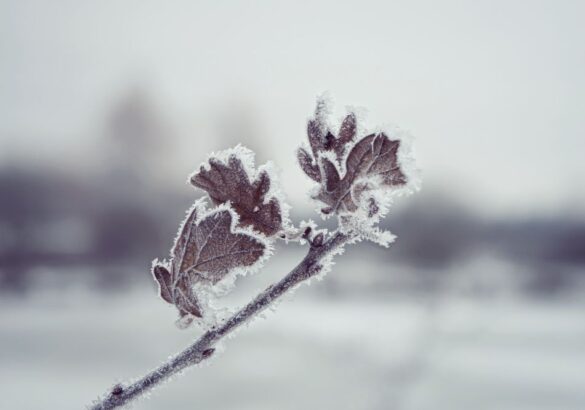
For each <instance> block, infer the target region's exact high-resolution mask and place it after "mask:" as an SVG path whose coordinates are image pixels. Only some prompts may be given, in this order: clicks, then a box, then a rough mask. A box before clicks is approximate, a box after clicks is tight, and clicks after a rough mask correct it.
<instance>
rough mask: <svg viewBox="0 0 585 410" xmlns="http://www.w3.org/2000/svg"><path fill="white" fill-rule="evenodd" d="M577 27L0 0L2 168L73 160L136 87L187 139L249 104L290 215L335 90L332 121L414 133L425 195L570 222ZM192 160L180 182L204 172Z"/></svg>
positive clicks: (441, 15)
mask: <svg viewBox="0 0 585 410" xmlns="http://www.w3.org/2000/svg"><path fill="white" fill-rule="evenodd" d="M584 13H585V2H582V1H575V2H572V1H546V2H542V1H410V0H409V1H375V2H373V1H359V2H357V1H356V2H348V1H329V2H323V1H308V2H301V1H290V2H286V3H284V2H277V1H257V2H255V1H239V2H236V1H207V2H197V1H184V2H180V1H173V2H169V1H159V2H154V1H145V0H136V1H120V0H111V1H106V0H101V1H92V2H90V1H80V0H72V1H63V0H53V1H23V0H15V1H8V2H7V1H1V0H0V150H2V151H3V153H1V152H0V161H6V160H8V158H7V156H9V155H13V152H14V149H20V150H23V149H27V150H29V151H30V152H33V153H35V155H36V154H37V153H42V155H43V156H47V157H51V156H53V157H56V158H58V157H59V156H63V155H69V154H75V153H77V152H83V150H84V149H87V147H88V146H90V145H91V144H92V141H91V140H92V138H93V137H94V136H95V135H94V134H95V130H96V129H98V127H99V121H100V118H101V116H103V115H104V111H105V110H106V109H107V107H109V106H110V105H111V104H112V101H113V100H115V98H116V95H118V94H120V93H122V92H123V91H124V90H125V89H127V88H129V87H132V86H134V85H136V84H140V85H142V86H145V87H146V88H147V89H148V90H149V91H150V93H151V94H152V95H154V96H155V97H156V100H157V104H158V105H159V106H160V107H161V110H162V112H164V113H165V115H166V116H167V117H168V119H169V121H171V122H172V123H173V124H175V126H176V127H177V128H178V129H179V130H180V131H181V132H182V133H183V135H187V134H189V135H192V138H193V139H194V140H201V141H202V140H205V138H206V134H205V133H206V130H207V129H208V126H207V125H206V122H205V120H206V118H207V117H208V115H211V114H212V112H215V111H217V110H218V108H221V107H222V104H227V105H229V104H231V103H234V102H236V103H237V104H240V105H241V104H244V105H249V106H250V107H251V108H250V109H251V111H253V112H254V113H255V121H256V122H257V125H258V129H259V131H258V132H259V138H262V139H263V141H264V143H263V144H264V147H265V150H266V151H267V155H271V156H273V157H274V159H275V162H277V163H278V164H279V166H280V168H282V169H283V173H282V179H283V180H284V183H285V184H286V185H287V188H286V190H287V192H288V193H289V196H291V197H292V200H293V202H298V201H300V199H302V191H303V190H304V188H305V187H306V185H305V184H303V183H299V181H304V180H301V179H300V178H302V177H301V172H300V171H299V170H298V169H297V168H296V166H295V165H294V158H293V151H294V148H295V147H296V146H297V145H298V143H299V141H300V138H303V137H304V135H303V131H304V126H305V125H304V122H305V120H306V118H307V116H308V115H309V114H310V112H311V110H312V106H313V101H314V97H315V95H316V94H318V93H320V92H321V91H323V90H329V91H331V93H332V94H333V95H334V97H335V100H336V102H337V103H338V104H339V107H338V108H339V109H340V111H339V114H341V113H342V110H343V108H344V106H345V105H357V106H365V107H367V108H368V109H369V112H370V113H369V118H370V119H371V120H372V121H373V123H372V125H374V126H375V125H376V123H377V122H392V123H396V124H398V125H400V126H401V127H403V128H405V129H407V130H409V131H410V132H411V133H412V134H414V136H415V137H416V146H417V152H418V155H419V158H420V164H421V167H422V168H423V173H424V178H425V182H426V183H427V186H431V187H439V189H444V190H445V191H446V192H447V191H451V190H452V191H454V192H455V193H456V194H458V195H460V197H462V198H464V200H465V201H467V202H469V203H470V204H472V205H474V206H478V209H480V210H483V211H485V212H488V213H492V212H494V213H503V214H520V215H523V214H526V215H529V214H531V213H533V212H557V211H563V212H564V211H567V212H580V210H582V209H583V208H585V192H584V191H585V189H584V187H585V182H584V176H585V160H584V151H585V150H584V149H585V142H584V137H585V115H584V114H585V81H584V76H583V72H585V41H584V40H585V24H583V16H584V15H585V14H584ZM242 142H244V143H245V142H246V141H242ZM183 143H184V145H185V150H184V151H183V152H186V151H187V150H188V148H187V147H188V145H189V144H188V143H189V141H184V142H183ZM189 155H190V156H189V157H186V156H185V155H184V156H183V157H177V163H178V164H179V165H178V166H177V167H176V168H177V169H179V170H183V168H193V167H194V166H195V165H196V164H197V163H199V162H200V161H202V160H203V159H204V158H205V153H199V152H193V153H189ZM189 160H191V161H192V162H193V165H190V163H189V165H186V164H187V161H189ZM183 164H185V165H183ZM179 177H180V179H181V181H182V180H183V178H184V177H185V175H183V174H181V175H180V176H179ZM305 182H306V181H305ZM307 184H308V183H307Z"/></svg>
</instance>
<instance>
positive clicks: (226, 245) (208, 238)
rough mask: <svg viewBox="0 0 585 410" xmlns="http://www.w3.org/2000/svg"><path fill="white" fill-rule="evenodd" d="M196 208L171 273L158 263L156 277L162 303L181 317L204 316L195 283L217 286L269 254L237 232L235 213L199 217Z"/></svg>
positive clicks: (174, 251) (181, 235) (224, 211)
mask: <svg viewBox="0 0 585 410" xmlns="http://www.w3.org/2000/svg"><path fill="white" fill-rule="evenodd" d="M198 214H199V209H198V208H197V207H194V208H193V210H192V211H191V213H190V214H189V215H188V217H187V218H186V219H185V221H184V222H183V225H182V227H181V229H180V231H179V235H178V237H177V239H176V241H175V246H174V247H173V249H172V260H171V264H170V267H171V269H170V271H169V270H168V269H167V268H166V267H165V266H164V265H163V264H160V263H158V264H155V265H154V267H153V276H154V278H155V279H156V281H157V282H158V284H159V294H160V296H161V298H162V299H163V300H165V301H166V302H168V303H171V304H173V305H175V306H176V307H177V309H178V310H179V313H180V315H181V316H185V315H187V314H191V315H194V316H197V317H202V314H203V312H202V308H201V304H200V303H199V300H198V298H197V295H196V294H194V292H193V286H194V284H195V283H197V282H200V281H204V282H208V283H210V284H212V285H213V284H216V283H217V282H219V281H220V280H221V279H223V278H224V277H225V276H226V275H227V274H228V273H229V272H231V271H233V270H234V269H237V268H245V267H249V266H251V265H253V264H254V263H256V262H257V261H258V260H259V259H260V258H261V257H262V256H263V255H264V254H265V252H266V244H265V243H264V242H262V241H261V240H260V239H259V238H257V237H255V236H253V235H251V234H248V233H246V232H243V231H240V230H238V229H235V230H234V227H233V219H234V217H235V216H234V215H233V211H232V210H230V209H220V210H217V211H213V212H211V213H209V214H208V215H206V216H204V217H200V218H198Z"/></svg>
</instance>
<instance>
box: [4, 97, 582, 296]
mask: <svg viewBox="0 0 585 410" xmlns="http://www.w3.org/2000/svg"><path fill="white" fill-rule="evenodd" d="M225 127H226V129H225V138H224V139H223V140H222V141H221V144H218V145H219V146H222V145H223V146H228V145H233V143H234V142H236V140H235V139H234V132H233V129H237V133H238V135H240V136H242V135H243V136H244V137H246V136H248V135H251V134H253V130H251V129H246V120H245V118H243V119H241V120H240V121H238V122H237V123H232V124H230V123H229V122H226V124H225ZM166 133H167V130H166V129H165V127H164V125H162V123H161V121H159V119H158V117H157V113H156V112H155V111H153V109H152V107H151V106H150V105H149V104H148V100H147V98H146V97H145V96H144V95H143V94H141V93H140V92H132V93H130V95H128V96H126V97H125V98H124V99H123V100H122V101H121V102H120V103H119V104H118V105H116V107H115V108H114V109H113V111H112V113H111V115H110V116H109V118H108V119H107V121H106V127H105V130H104V133H103V134H104V135H103V141H104V142H105V143H104V144H103V146H102V148H101V152H98V153H96V155H100V156H102V158H103V162H104V164H107V165H105V166H104V167H103V170H102V171H101V172H98V173H97V174H95V175H93V176H92V177H91V178H87V177H86V176H84V174H82V173H79V174H76V173H73V172H68V171H58V170H56V169H55V167H43V166H42V164H41V165H38V164H37V165H36V166H34V167H31V166H27V165H26V164H24V163H23V164H21V163H18V162H13V163H11V164H10V165H3V166H0V197H1V199H0V290H3V291H5V292H15V293H18V292H25V291H26V290H27V289H28V288H29V287H30V286H31V284H32V283H35V281H37V280H38V279H39V278H42V277H43V276H47V275H49V276H51V275H52V276H59V275H60V274H62V275H66V274H67V275H69V278H71V277H74V278H75V279H78V278H81V277H83V278H88V277H89V279H90V280H92V281H93V283H94V284H97V285H98V287H99V288H101V289H114V288H116V287H118V286H119V285H120V284H122V283H131V282H132V281H133V277H137V276H136V275H138V274H140V275H141V277H143V275H144V272H145V271H147V270H148V268H149V263H150V261H151V260H152V259H153V258H154V257H155V256H161V255H162V256H164V255H167V254H168V249H169V247H170V243H171V242H170V241H171V239H172V238H173V237H174V234H175V232H176V229H177V227H178V221H179V219H180V218H182V216H183V213H184V211H185V209H187V208H188V206H189V204H190V203H191V202H192V201H193V199H194V196H193V191H191V190H182V191H179V190H176V189H172V188H169V187H167V185H166V184H163V183H160V180H158V179H157V178H156V175H153V171H152V170H155V172H154V174H156V169H157V168H160V169H163V168H164V167H165V157H164V155H162V156H161V155H160V151H159V150H160V147H161V146H162V145H163V144H165V143H166V141H165V137H166ZM202 158H203V157H202ZM145 169H149V170H151V171H150V173H149V172H144V170H145ZM307 184H308V182H307ZM308 212H309V210H308V208H307V209H305V210H301V212H298V210H297V211H296V212H295V213H293V217H295V218H298V219H299V220H300V219H305V218H311V217H313V218H314V217H315V215H314V214H309V213H308ZM297 222H298V221H297ZM386 224H387V225H388V226H387V228H389V229H391V230H392V231H393V232H395V233H397V234H398V235H399V237H400V240H399V241H398V242H397V243H396V244H394V246H392V247H391V249H390V250H374V248H373V247H368V245H362V246H363V249H360V250H359V252H368V255H369V256H371V257H374V258H378V259H379V260H380V263H381V264H382V266H385V265H386V263H387V264H388V265H392V266H395V265H396V264H398V265H399V266H400V267H401V268H400V269H401V270H404V271H405V272H408V274H410V275H415V276H416V277H417V278H418V279H417V281H416V283H417V285H416V286H415V287H417V288H419V290H421V289H422V290H425V289H432V288H433V287H434V286H433V284H436V283H440V281H441V277H442V275H443V274H444V273H445V272H449V271H450V270H451V269H452V267H454V266H458V265H457V264H459V266H460V265H461V264H464V263H466V261H469V260H472V259H474V258H477V257H478V255H490V257H492V258H495V259H497V260H502V261H507V262H509V263H513V264H514V265H515V266H520V267H522V268H523V272H528V279H526V278H524V279H526V280H524V279H523V281H522V290H523V291H526V292H528V293H532V294H534V293H537V294H541V293H545V294H550V293H553V292H557V291H562V290H564V289H567V288H570V287H571V286H573V285H574V283H576V281H579V282H581V281H582V280H583V279H582V278H581V276H584V275H585V223H584V222H583V221H578V220H570V219H568V218H565V217H564V216H563V215H557V216H555V217H551V216H547V217H542V218H538V217H531V218H529V219H522V220H520V219H507V220H503V219H502V220H495V219H493V218H491V219H486V218H484V217H480V216H478V215H476V214H475V213H474V212H473V210H470V209H466V208H465V207H464V206H462V205H460V202H459V201H458V198H454V197H449V196H446V195H445V194H443V193H442V190H441V189H440V187H435V189H433V188H432V187H431V189H427V190H424V191H423V192H421V193H420V194H418V195H416V196H414V197H412V198H411V199H409V206H408V207H404V208H401V209H399V210H398V211H396V212H394V213H393V214H392V216H391V218H390V219H389V220H388V221H387V222H386ZM352 255H353V256H352ZM357 255H358V251H354V252H350V253H349V256H348V257H357ZM404 267H409V268H410V269H403V268H404ZM377 272H380V271H377ZM384 273H385V272H384V270H382V271H381V273H380V274H379V276H380V277H379V278H377V279H376V280H374V281H371V282H370V283H378V284H379V283H380V282H384V281H385V280H386V279H388V280H390V279H391V276H390V274H388V275H387V276H386V277H385V276H384ZM487 274H489V273H487ZM333 283H335V282H333ZM392 286H399V285H396V283H394V284H393V285H392Z"/></svg>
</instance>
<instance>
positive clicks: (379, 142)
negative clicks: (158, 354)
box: [92, 99, 418, 409]
mask: <svg viewBox="0 0 585 410" xmlns="http://www.w3.org/2000/svg"><path fill="white" fill-rule="evenodd" d="M329 113H330V110H329V108H328V104H327V100H326V99H319V101H318V102H317V108H316V110H315V114H314V116H313V117H312V118H311V119H310V120H309V121H308V124H307V135H308V142H309V146H308V147H301V148H299V150H298V152H297V156H298V161H299V165H300V167H301V169H302V170H303V171H304V173H305V174H306V175H307V176H308V177H309V178H310V179H311V180H313V181H314V182H315V183H316V184H315V186H314V187H313V189H312V191H311V197H312V199H313V200H315V201H316V202H317V203H319V213H320V215H321V216H322V217H323V218H328V217H331V216H336V217H337V222H338V228H337V230H336V231H335V232H334V233H331V234H327V232H326V231H324V230H323V231H320V230H318V229H317V227H316V224H315V223H314V222H312V221H309V222H302V223H301V224H300V226H299V227H298V228H297V227H295V226H294V225H293V224H292V222H291V221H290V220H289V217H288V209H289V206H288V205H287V204H286V202H285V200H284V196H283V194H282V192H281V190H280V188H279V187H278V178H277V176H276V174H275V173H274V172H273V169H272V166H271V164H270V163H268V164H265V165H262V166H260V167H258V168H256V167H255V166H254V154H253V153H252V151H250V150H248V149H246V148H244V147H242V146H240V145H238V146H236V147H235V148H233V149H230V150H226V151H223V152H220V153H214V154H211V155H210V156H209V158H208V160H207V161H206V162H204V163H203V164H202V165H201V166H200V167H199V169H198V170H197V171H196V172H195V173H194V174H193V175H192V176H191V177H190V180H189V181H190V183H191V184H192V185H194V186H195V187H196V188H198V189H201V190H203V191H205V192H206V194H207V197H206V198H204V199H201V200H199V201H197V202H195V204H194V205H193V206H192V207H191V209H189V210H188V212H187V216H186V218H185V220H184V221H183V223H182V224H181V227H180V229H179V232H178V234H177V237H176V239H175V242H174V244H173V247H172V248H171V253H170V258H169V260H163V261H159V260H155V262H154V263H153V268H152V274H153V277H154V279H155V281H156V282H157V283H158V287H159V296H160V298H161V299H162V300H163V301H164V302H166V303H168V304H170V305H173V306H174V307H175V308H176V309H177V311H178V314H179V320H178V321H177V324H178V325H179V327H181V328H186V327H188V326H190V325H191V324H194V323H196V324H199V325H201V326H203V327H204V328H205V329H206V332H205V333H204V334H203V336H201V337H200V338H199V339H198V340H196V341H195V342H194V343H193V344H192V345H191V346H189V347H188V348H187V349H185V350H184V351H182V352H181V353H179V354H177V355H176V356H174V357H173V358H171V359H170V360H168V361H167V362H165V363H163V364H162V365H161V366H160V367H159V368H157V369H155V370H153V371H152V372H150V373H149V374H147V375H146V376H144V377H143V378H141V379H139V380H138V381H136V382H134V383H131V384H127V385H122V384H118V385H116V386H114V387H113V388H112V389H111V390H110V391H109V392H108V393H107V394H106V395H105V396H104V397H103V398H102V399H100V400H98V401H97V402H96V403H95V404H94V405H93V406H92V409H113V408H116V407H119V406H123V405H124V404H126V403H129V402H130V401H132V400H133V399H135V398H137V397H139V396H141V395H143V394H144V393H145V392H147V391H149V390H150V389H152V388H153V387H155V386H157V385H158V384H160V383H161V382H163V381H165V380H167V379H168V378H169V377H170V376H172V375H174V374H176V373H178V372H180V371H182V370H183V369H186V368H187V367H189V366H192V365H195V364H197V363H200V362H201V361H203V360H205V359H207V358H209V357H210V356H211V355H212V354H213V352H214V351H215V346H216V344H217V343H218V342H219V341H220V340H221V339H223V338H224V337H225V336H227V335H228V334H230V333H231V332H232V331H233V330H234V329H236V328H237V327H239V326H241V325H242V324H244V323H246V322H248V321H249V320H250V319H252V318H254V317H255V316H256V315H257V314H258V313H260V312H261V311H263V310H264V309H266V308H267V307H268V306H270V305H272V304H273V303H275V301H276V300H277V299H278V298H279V297H280V296H282V295H283V294H284V293H286V292H288V291H290V290H291V289H293V288H294V287H296V286H297V285H298V284H299V283H301V282H303V281H305V280H307V279H309V278H311V277H313V276H315V275H317V274H318V273H324V272H325V271H327V270H328V269H329V267H330V266H331V259H332V257H333V256H334V255H335V254H336V253H340V252H341V251H342V250H343V246H344V245H345V244H348V243H351V242H355V241H360V240H370V241H373V242H376V243H378V244H380V245H382V246H388V245H389V244H390V243H391V242H393V241H394V238H395V237H394V235H392V234H391V233H390V232H386V231H382V230H380V228H379V227H378V226H377V225H378V222H379V221H380V220H381V218H382V217H384V215H385V214H386V213H387V212H388V208H389V205H390V204H391V201H392V198H393V197H394V196H396V195H401V194H404V193H409V192H411V191H412V190H416V189H418V180H417V177H416V169H415V168H414V166H413V162H412V156H411V154H410V151H409V149H408V145H407V144H405V142H404V139H403V138H401V137H402V136H403V135H402V132H401V131H399V130H397V129H391V130H390V129H383V130H374V131H369V132H368V131H366V130H365V128H364V127H363V126H362V125H361V119H360V118H358V115H357V114H356V113H354V112H352V111H350V112H349V113H348V114H347V115H346V116H345V117H344V119H343V120H342V121H341V123H340V125H339V126H333V125H331V124H330V123H329V120H328V117H329ZM276 240H284V241H285V242H287V243H289V242H296V241H298V242H300V243H301V244H304V243H307V242H308V243H309V245H310V247H309V251H308V252H307V255H306V256H305V257H304V258H303V260H302V261H301V262H300V263H299V264H298V265H297V266H296V267H295V268H294V269H293V270H292V271H291V272H290V273H289V274H287V275H286V276H285V277H284V278H283V279H282V280H280V281H279V282H277V283H275V284H273V285H271V286H269V287H268V288H267V289H266V290H264V291H263V292H261V293H260V294H259V295H258V296H257V297H256V298H255V299H254V300H252V301H251V302H250V303H248V304H247V305H246V306H244V307H243V308H242V309H241V310H239V311H238V312H236V313H234V314H233V315H232V316H229V317H227V318H225V317H221V316H222V315H221V314H220V312H219V311H218V310H217V309H216V308H215V305H214V304H215V301H216V299H217V297H218V296H221V295H222V294H224V293H225V292H227V291H229V290H230V289H231V287H232V286H233V284H234V283H235V279H236V276H237V275H244V274H247V273H250V272H252V271H256V270H258V269H259V268H261V266H262V264H263V263H264V261H265V260H266V259H268V258H269V257H270V256H271V255H272V253H273V243H274V241H276Z"/></svg>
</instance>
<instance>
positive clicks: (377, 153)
mask: <svg viewBox="0 0 585 410" xmlns="http://www.w3.org/2000/svg"><path fill="white" fill-rule="evenodd" d="M399 146H400V141H393V140H391V139H390V138H388V136H386V135H385V134H383V133H380V134H371V135H368V136H367V137H364V138H362V139H361V140H360V141H359V142H358V143H357V144H355V146H354V147H353V148H352V149H351V151H350V153H349V155H348V157H347V159H346V165H345V167H346V173H345V175H344V176H343V178H341V179H340V177H339V173H338V171H337V169H336V167H335V165H334V164H333V163H332V162H330V161H329V160H328V159H327V158H323V159H322V168H321V169H322V172H323V173H324V175H323V177H324V178H323V179H324V180H325V184H324V185H325V186H322V187H321V190H320V191H319V194H318V195H317V199H319V200H320V201H322V202H324V203H325V204H327V205H328V206H329V209H328V211H329V212H338V211H350V212H353V211H355V210H356V209H357V207H358V201H359V198H360V196H361V194H362V193H363V192H364V191H367V190H368V189H370V188H372V187H373V184H374V183H376V182H377V183H381V184H382V185H383V186H387V187H394V186H400V185H404V184H406V176H405V175H404V173H403V172H402V170H401V169H400V165H399V163H398V148H399Z"/></svg>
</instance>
